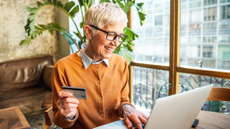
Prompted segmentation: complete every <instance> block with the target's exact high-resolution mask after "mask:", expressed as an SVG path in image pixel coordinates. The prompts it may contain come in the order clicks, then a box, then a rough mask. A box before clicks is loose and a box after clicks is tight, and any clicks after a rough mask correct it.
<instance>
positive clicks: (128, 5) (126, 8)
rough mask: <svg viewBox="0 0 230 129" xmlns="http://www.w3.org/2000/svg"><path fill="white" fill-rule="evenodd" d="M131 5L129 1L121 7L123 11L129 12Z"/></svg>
mask: <svg viewBox="0 0 230 129" xmlns="http://www.w3.org/2000/svg"><path fill="white" fill-rule="evenodd" d="M132 5H133V2H131V1H129V2H128V3H127V4H126V5H125V6H124V7H121V8H122V9H123V11H124V12H125V13H128V12H129V9H130V7H131V6H132Z"/></svg>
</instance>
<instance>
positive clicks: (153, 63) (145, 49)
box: [130, 0, 230, 113]
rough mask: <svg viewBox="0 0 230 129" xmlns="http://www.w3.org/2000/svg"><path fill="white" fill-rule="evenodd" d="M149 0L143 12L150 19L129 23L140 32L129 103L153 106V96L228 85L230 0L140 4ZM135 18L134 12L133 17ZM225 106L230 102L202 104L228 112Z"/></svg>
mask: <svg viewBox="0 0 230 129" xmlns="http://www.w3.org/2000/svg"><path fill="white" fill-rule="evenodd" d="M140 1H141V0H137V1H136V2H140ZM150 1H151V5H148V10H147V11H146V13H147V16H148V18H150V17H152V19H153V21H152V22H148V24H144V26H143V27H140V26H137V25H136V24H133V25H135V26H132V29H133V30H134V31H135V32H136V33H137V34H138V35H139V37H140V38H139V39H140V40H139V39H138V40H137V41H135V44H136V45H135V46H134V51H133V56H134V58H133V61H132V62H131V65H130V71H131V79H130V84H131V87H132V88H133V89H132V94H131V96H132V101H133V103H134V104H135V105H138V106H139V107H142V108H144V109H151V107H152V105H151V104H152V103H154V101H155V100H156V99H157V98H161V97H165V96H168V95H171V94H176V93H180V92H183V91H188V90H191V89H194V88H196V87H201V86H205V85H209V84H214V86H215V87H230V83H229V82H230V15H229V14H230V13H229V10H230V1H229V0H180V3H178V0H171V1H170V0H162V1H152V0H146V1H144V3H145V4H146V3H148V2H150ZM142 2H143V1H142ZM165 3H167V4H165ZM177 3H178V4H177ZM169 5H170V6H169ZM150 6H151V7H150ZM179 6H180V10H179V11H178V12H177V11H176V10H177V8H178V7H179ZM150 10H151V11H150ZM133 11H135V10H133ZM149 12H151V13H150V14H148V13H149ZM177 14H179V15H177ZM170 15H171V16H170ZM137 17H138V16H137V15H136V13H133V15H132V18H133V19H137ZM177 26H179V27H177ZM177 28H178V29H177ZM140 30H142V31H140ZM151 33H152V37H150V36H151ZM140 35H141V36H140ZM226 105H229V102H216V101H207V102H205V104H204V106H203V108H202V109H203V110H210V111H216V112H223V113H229V112H230V108H228V106H227V110H226Z"/></svg>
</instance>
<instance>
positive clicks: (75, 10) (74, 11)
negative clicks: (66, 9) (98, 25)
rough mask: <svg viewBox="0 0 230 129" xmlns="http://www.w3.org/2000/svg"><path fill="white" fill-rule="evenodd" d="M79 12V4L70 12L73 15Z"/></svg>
mask: <svg viewBox="0 0 230 129" xmlns="http://www.w3.org/2000/svg"><path fill="white" fill-rule="evenodd" d="M78 12H79V6H75V7H74V8H73V9H72V10H71V12H70V13H69V14H70V15H71V16H72V17H74V16H75V15H76V13H78Z"/></svg>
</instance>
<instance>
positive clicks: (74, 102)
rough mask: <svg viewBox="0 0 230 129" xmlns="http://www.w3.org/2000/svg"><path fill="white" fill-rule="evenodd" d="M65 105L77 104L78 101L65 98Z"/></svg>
mask: <svg viewBox="0 0 230 129" xmlns="http://www.w3.org/2000/svg"><path fill="white" fill-rule="evenodd" d="M65 102H66V103H71V104H79V101H78V100H77V99H76V98H65Z"/></svg>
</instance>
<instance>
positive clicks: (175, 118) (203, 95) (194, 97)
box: [95, 85, 213, 129]
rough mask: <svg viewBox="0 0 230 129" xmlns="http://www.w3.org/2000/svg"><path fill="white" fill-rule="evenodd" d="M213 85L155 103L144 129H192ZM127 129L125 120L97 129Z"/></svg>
mask: <svg viewBox="0 0 230 129" xmlns="http://www.w3.org/2000/svg"><path fill="white" fill-rule="evenodd" d="M212 87H213V85H208V86H203V87H200V88H196V89H193V90H190V91H186V92H183V93H179V94H175V95H171V96H168V97H164V98H160V99H157V100H156V101H155V104H154V106H153V109H152V111H151V113H150V116H149V119H148V120H147V123H146V125H145V127H144V129H190V128H191V126H192V124H193V122H194V121H195V119H196V117H197V115H198V114H199V112H200V110H201V108H202V106H203V104H204V102H205V100H206V99H207V97H208V95H209V93H210V92H211V90H212ZM115 128H117V129H127V126H126V125H125V123H124V121H123V120H120V121H115V122H112V123H109V124H106V125H102V126H99V127H96V128H95V129H115Z"/></svg>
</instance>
